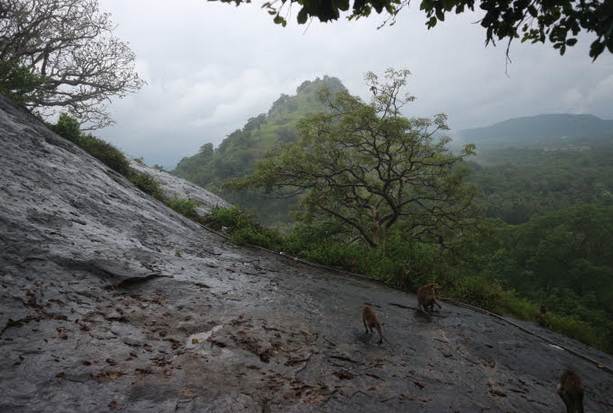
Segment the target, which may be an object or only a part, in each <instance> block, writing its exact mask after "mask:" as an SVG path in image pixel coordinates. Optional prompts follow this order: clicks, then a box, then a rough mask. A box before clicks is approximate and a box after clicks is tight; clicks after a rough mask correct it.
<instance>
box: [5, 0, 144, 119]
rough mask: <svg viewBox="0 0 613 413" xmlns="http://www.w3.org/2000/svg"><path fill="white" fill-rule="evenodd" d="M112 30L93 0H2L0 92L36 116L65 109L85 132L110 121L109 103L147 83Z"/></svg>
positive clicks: (132, 56) (107, 19)
mask: <svg viewBox="0 0 613 413" xmlns="http://www.w3.org/2000/svg"><path fill="white" fill-rule="evenodd" d="M114 29H115V26H114V25H113V23H112V22H111V20H110V15H109V14H108V13H102V12H100V10H99V9H98V0H1V1H0V91H2V92H3V93H6V92H8V94H9V95H10V96H12V97H15V96H19V100H20V101H21V103H22V104H24V105H25V106H26V107H28V108H29V109H31V110H32V111H34V112H35V113H36V114H38V115H41V116H52V115H55V114H56V113H57V112H59V111H68V112H69V113H70V114H71V115H72V116H73V117H75V118H76V119H77V120H79V123H80V124H85V123H87V124H88V128H89V129H96V128H102V127H105V126H108V125H110V124H112V123H113V121H112V119H111V118H110V115H109V113H108V111H107V109H106V107H107V104H108V101H109V100H110V99H111V98H113V97H120V98H121V97H124V96H126V94H127V93H131V92H136V91H138V90H139V89H140V88H141V87H142V85H143V84H144V83H145V82H144V81H143V80H142V79H140V78H139V76H138V74H137V73H136V71H135V68H134V64H135V55H134V53H133V52H132V50H130V48H129V47H128V44H127V43H124V42H122V41H120V40H119V39H117V38H115V37H113V36H112V32H113V30H114ZM56 109H57V110H56Z"/></svg>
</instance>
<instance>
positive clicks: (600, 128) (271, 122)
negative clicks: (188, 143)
mask: <svg viewBox="0 0 613 413" xmlns="http://www.w3.org/2000/svg"><path fill="white" fill-rule="evenodd" d="M322 86H326V87H329V88H330V89H331V90H333V91H339V90H347V89H346V88H345V86H344V85H343V84H342V82H341V81H340V80H339V79H337V78H335V77H328V76H324V78H323V79H319V78H318V79H316V80H314V81H305V82H304V83H303V84H302V85H300V87H298V88H297V90H296V95H294V96H288V95H281V96H280V97H279V99H277V100H276V101H275V102H274V103H273V104H272V105H271V108H270V110H269V111H268V112H267V113H262V114H260V115H258V116H255V117H253V118H250V119H249V120H248V121H247V122H246V123H245V126H244V127H243V128H242V129H237V130H235V131H234V132H232V133H231V134H229V135H228V137H227V138H226V139H224V140H223V141H222V143H221V144H220V145H219V147H217V148H214V147H213V145H212V144H211V143H205V144H204V145H203V146H202V147H201V149H200V152H199V153H197V154H195V155H193V156H190V157H186V158H183V159H182V160H181V161H180V162H179V164H178V165H177V166H176V168H175V169H174V170H173V171H172V172H171V173H172V174H174V175H176V176H179V177H181V178H184V179H187V180H189V181H191V182H194V183H195V184H197V185H200V186H202V187H204V188H206V189H208V190H210V191H212V192H214V193H217V194H219V195H220V196H222V197H223V198H225V199H226V200H228V201H229V202H231V203H234V204H237V205H241V206H243V207H247V208H249V209H251V210H252V212H255V213H257V215H258V217H259V218H260V219H261V220H262V221H264V222H265V223H267V224H277V223H279V222H280V221H281V222H283V223H289V222H291V220H290V219H289V213H290V211H291V210H292V208H293V207H294V205H295V203H296V201H295V200H275V199H270V198H268V197H266V196H264V194H263V193H262V192H261V191H241V192H240V193H236V192H231V191H229V190H226V189H224V188H223V184H224V183H226V182H228V181H229V180H230V179H232V178H237V177H243V176H246V175H248V174H249V173H251V172H252V171H253V170H254V168H255V163H256V162H257V160H258V159H261V158H263V157H264V155H265V154H266V152H267V151H269V150H270V149H272V148H277V147H279V146H280V145H282V144H283V143H286V142H294V141H296V140H297V139H298V134H297V130H296V125H297V123H298V121H299V120H300V119H302V118H304V117H305V116H308V115H310V114H312V113H315V112H318V111H323V110H325V109H326V108H325V106H324V105H323V104H322V103H321V102H320V101H319V100H318V98H317V97H318V91H319V89H320V88H321V87H322ZM449 134H450V135H451V136H452V137H453V141H452V142H451V143H450V145H449V147H450V149H452V150H454V151H456V150H459V149H460V148H461V146H463V145H465V144H467V143H475V144H476V146H477V153H478V157H477V158H475V160H477V162H480V163H482V164H486V163H501V162H511V163H518V162H520V163H521V164H522V165H526V164H530V162H537V164H538V165H541V164H542V163H543V155H542V154H538V153H531V154H529V155H526V154H525V153H523V154H519V153H518V152H517V151H515V152H513V151H511V152H509V151H508V150H509V148H514V149H516V150H519V149H521V150H530V151H532V150H554V149H565V150H567V149H570V150H581V151H582V152H585V151H586V150H589V149H591V148H596V147H607V148H609V149H610V148H612V147H613V120H604V119H600V118H598V117H596V116H593V115H572V114H549V115H536V116H525V117H520V118H514V119H509V120H506V121H503V122H499V123H496V124H493V125H490V126H487V127H480V128H473V129H466V130H461V131H458V132H454V131H450V133H449ZM501 150H506V152H505V153H504V154H503V153H502V152H501ZM493 152H495V154H494V155H492V153H493ZM599 162H600V161H599ZM271 217H274V218H271ZM279 217H281V218H279ZM279 220H280V221H279Z"/></svg>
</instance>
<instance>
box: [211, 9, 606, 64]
mask: <svg viewBox="0 0 613 413" xmlns="http://www.w3.org/2000/svg"><path fill="white" fill-rule="evenodd" d="M220 1H222V2H224V3H235V4H236V5H240V4H241V3H250V2H251V0H220ZM409 3H410V0H354V1H353V4H351V2H350V1H349V0H273V1H269V2H266V3H264V5H263V7H264V8H266V9H267V10H268V12H269V14H271V15H272V16H273V20H274V22H275V23H277V24H282V25H284V26H285V25H286V24H287V20H286V18H285V16H288V15H289V13H290V9H291V6H292V5H293V4H298V5H299V7H300V10H299V11H298V13H297V17H296V19H297V21H298V23H300V24H304V23H306V22H307V20H308V19H309V18H313V17H315V18H317V19H319V20H320V21H322V22H328V21H331V20H337V19H338V18H339V17H340V14H341V12H346V11H349V10H350V8H351V10H350V11H349V13H350V14H349V16H348V17H349V19H358V18H360V17H368V16H370V14H371V13H372V12H373V11H375V12H377V13H379V14H380V13H387V15H388V19H387V20H386V21H390V20H391V21H392V23H391V24H393V23H394V22H395V18H396V16H397V15H398V13H399V12H400V11H401V10H402V9H403V8H404V7H405V6H408V5H409ZM286 5H287V6H288V7H287V8H284V6H286ZM475 6H478V8H480V9H481V10H483V11H485V15H484V16H483V18H482V19H481V20H480V24H481V26H482V27H483V28H485V30H486V44H487V43H495V42H496V41H497V40H502V39H507V40H508V42H509V44H510V43H511V41H512V40H513V39H515V38H519V37H521V38H522V41H530V42H532V43H537V42H541V43H545V42H546V41H547V40H549V41H550V42H551V43H552V44H553V47H554V48H555V49H558V50H559V51H560V54H564V52H565V51H566V47H567V46H573V45H575V44H576V43H577V38H576V36H577V35H578V34H579V32H581V31H586V32H588V33H589V32H593V33H594V35H595V36H596V39H595V40H594V41H593V42H592V44H591V47H590V57H592V58H593V59H596V58H597V57H598V56H599V55H600V54H601V53H602V52H603V51H604V50H605V48H606V49H608V50H609V52H612V53H613V37H612V32H613V2H611V1H610V0H605V1H601V0H481V1H479V2H476V1H475V0H422V1H421V3H420V9H421V10H423V11H425V13H426V17H427V21H426V26H427V27H428V28H429V29H430V28H432V27H434V26H436V24H437V22H439V21H441V22H442V21H444V20H445V13H451V12H455V14H460V13H463V12H465V11H466V10H474V9H475ZM520 34H523V36H520Z"/></svg>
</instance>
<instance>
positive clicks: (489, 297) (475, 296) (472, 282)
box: [450, 276, 505, 312]
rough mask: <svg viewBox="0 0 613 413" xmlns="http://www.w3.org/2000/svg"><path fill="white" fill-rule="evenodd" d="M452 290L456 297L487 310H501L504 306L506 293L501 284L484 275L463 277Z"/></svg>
mask: <svg viewBox="0 0 613 413" xmlns="http://www.w3.org/2000/svg"><path fill="white" fill-rule="evenodd" d="M450 292H451V294H450V295H451V296H452V297H453V298H454V299H456V300H458V301H461V302H463V303H467V304H471V305H474V306H477V307H480V308H483V309H486V310H490V311H494V312H501V309H503V308H504V307H503V303H504V298H505V294H504V290H503V289H502V287H501V286H500V284H498V283H497V282H495V281H492V280H488V279H485V278H483V277H478V276H470V277H465V278H462V279H461V280H459V281H458V282H457V284H456V286H455V288H454V289H453V290H452V291H450Z"/></svg>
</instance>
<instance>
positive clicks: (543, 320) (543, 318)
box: [536, 304, 549, 328]
mask: <svg viewBox="0 0 613 413" xmlns="http://www.w3.org/2000/svg"><path fill="white" fill-rule="evenodd" d="M536 321H537V322H538V324H539V325H540V326H541V327H545V328H549V323H548V322H547V309H546V308H545V305H544V304H541V312H540V314H539V315H538V316H537V318H536Z"/></svg>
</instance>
